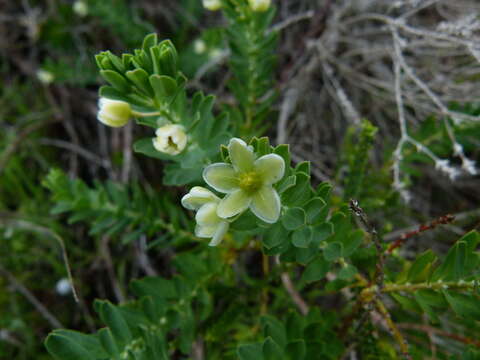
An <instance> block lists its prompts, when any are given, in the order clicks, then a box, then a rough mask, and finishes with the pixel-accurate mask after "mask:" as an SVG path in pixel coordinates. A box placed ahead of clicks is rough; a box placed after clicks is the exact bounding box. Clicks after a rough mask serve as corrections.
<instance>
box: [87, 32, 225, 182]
mask: <svg viewBox="0 0 480 360" xmlns="http://www.w3.org/2000/svg"><path fill="white" fill-rule="evenodd" d="M96 61H97V65H98V67H99V68H100V74H101V75H102V76H103V78H104V79H105V80H107V81H108V82H109V83H110V85H111V86H103V87H102V88H101V89H100V95H101V96H103V97H106V98H109V99H114V100H121V101H125V102H128V103H130V104H132V106H133V108H134V110H136V111H138V112H140V113H142V112H144V113H147V114H149V112H155V113H154V115H152V116H147V115H146V116H144V117H142V118H139V119H138V120H137V123H138V124H139V125H144V126H147V127H150V128H159V127H161V126H163V125H166V124H169V123H173V124H180V125H181V126H183V127H184V128H185V129H186V130H187V132H188V137H189V145H188V148H187V149H186V150H185V151H183V152H182V153H181V154H180V155H179V156H171V155H168V154H165V153H162V152H159V151H158V150H156V149H155V148H154V146H153V143H152V140H153V138H145V139H140V140H138V141H137V142H136V143H135V145H134V149H135V151H136V152H139V153H142V154H145V155H147V156H150V157H154V158H157V159H162V160H170V161H173V162H175V163H171V164H169V165H168V166H167V168H166V172H165V176H164V183H165V184H166V185H183V184H189V183H193V182H196V181H198V180H199V179H200V176H201V172H202V170H203V167H204V165H205V164H206V163H208V162H209V161H211V160H210V159H211V158H212V157H213V156H214V154H215V153H216V152H217V149H218V147H219V145H220V144H221V143H224V142H225V141H226V139H228V137H229V135H228V134H229V133H228V125H229V122H228V115H227V114H220V115H219V116H217V117H215V116H214V115H213V113H212V108H213V105H214V101H215V97H213V96H204V95H203V94H202V93H201V92H197V93H196V94H195V95H194V96H193V97H192V98H191V100H190V101H188V100H187V93H186V89H185V83H186V78H185V76H184V75H183V74H182V73H181V72H180V71H179V70H178V55H177V51H176V49H175V47H174V46H173V44H172V43H171V42H170V41H168V40H165V41H162V42H160V43H158V40H157V35H156V34H150V35H148V36H147V37H145V39H144V42H143V46H142V49H141V50H140V49H138V50H135V52H134V54H123V55H122V57H121V58H120V57H118V56H115V55H113V54H112V53H111V52H109V51H106V52H102V53H100V54H99V55H97V56H96Z"/></svg>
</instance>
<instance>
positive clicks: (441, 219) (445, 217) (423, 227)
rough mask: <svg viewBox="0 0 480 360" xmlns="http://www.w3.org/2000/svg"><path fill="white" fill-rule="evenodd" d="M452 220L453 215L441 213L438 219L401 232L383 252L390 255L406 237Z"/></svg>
mask: <svg viewBox="0 0 480 360" xmlns="http://www.w3.org/2000/svg"><path fill="white" fill-rule="evenodd" d="M454 220H455V217H454V216H453V215H450V214H447V215H443V216H440V217H439V218H438V219H435V220H433V221H431V222H430V223H429V224H426V225H420V226H419V227H418V228H417V229H415V230H412V231H409V232H406V233H403V234H402V235H400V237H399V238H398V239H397V240H395V241H394V242H393V243H392V244H390V246H389V247H388V249H387V251H385V254H386V255H390V254H391V253H392V252H393V250H395V249H396V248H399V247H400V246H402V245H403V244H404V243H405V242H406V241H407V240H408V239H410V238H412V237H414V236H416V235H419V234H420V233H423V232H425V231H428V230H432V229H435V228H436V227H437V226H439V225H445V224H449V223H451V222H453V221H454Z"/></svg>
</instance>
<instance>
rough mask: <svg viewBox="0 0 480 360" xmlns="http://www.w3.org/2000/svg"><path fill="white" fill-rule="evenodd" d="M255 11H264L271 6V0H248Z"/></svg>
mask: <svg viewBox="0 0 480 360" xmlns="http://www.w3.org/2000/svg"><path fill="white" fill-rule="evenodd" d="M248 2H249V4H250V7H251V9H252V10H253V11H258V12H263V11H267V10H268V9H269V8H270V5H271V3H272V1H271V0H248Z"/></svg>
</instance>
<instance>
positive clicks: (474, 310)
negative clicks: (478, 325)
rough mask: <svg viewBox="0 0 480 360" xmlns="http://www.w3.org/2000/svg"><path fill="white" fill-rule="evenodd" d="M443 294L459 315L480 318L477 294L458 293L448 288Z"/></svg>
mask: <svg viewBox="0 0 480 360" xmlns="http://www.w3.org/2000/svg"><path fill="white" fill-rule="evenodd" d="M443 295H444V296H445V299H446V300H447V302H448V303H449V304H450V306H451V307H452V309H453V311H455V313H456V314H457V315H458V316H462V317H465V318H470V319H475V320H477V321H479V320H480V306H478V304H479V301H478V298H477V297H476V296H475V295H466V294H458V293H454V292H452V291H446V290H444V291H443Z"/></svg>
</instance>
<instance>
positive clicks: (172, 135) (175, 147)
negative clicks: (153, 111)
mask: <svg viewBox="0 0 480 360" xmlns="http://www.w3.org/2000/svg"><path fill="white" fill-rule="evenodd" d="M155 135H157V137H156V138H154V139H153V147H154V148H155V149H157V150H158V151H160V152H163V153H166V154H170V155H178V154H180V153H181V152H182V151H183V150H184V149H185V147H186V146H187V134H185V129H184V127H183V126H181V125H174V124H168V125H164V126H162V127H161V128H158V129H157V131H156V132H155Z"/></svg>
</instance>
